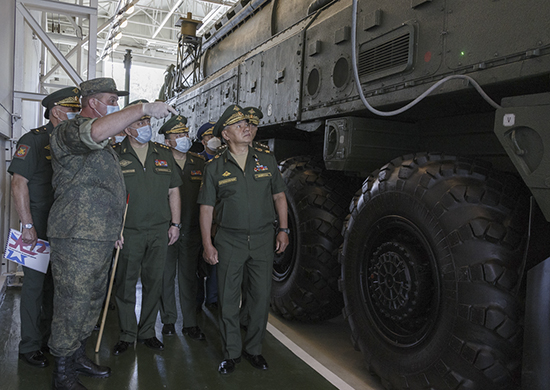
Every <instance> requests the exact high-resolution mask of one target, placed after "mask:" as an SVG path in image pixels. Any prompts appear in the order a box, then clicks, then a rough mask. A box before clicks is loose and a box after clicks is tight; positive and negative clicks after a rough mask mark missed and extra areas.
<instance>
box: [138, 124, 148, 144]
mask: <svg viewBox="0 0 550 390" xmlns="http://www.w3.org/2000/svg"><path fill="white" fill-rule="evenodd" d="M135 130H136V131H137V133H138V136H137V137H134V138H135V139H136V141H137V142H139V143H140V144H144V143H146V142H149V141H151V138H152V137H153V129H152V128H151V125H146V126H142V127H138V128H137V129H135Z"/></svg>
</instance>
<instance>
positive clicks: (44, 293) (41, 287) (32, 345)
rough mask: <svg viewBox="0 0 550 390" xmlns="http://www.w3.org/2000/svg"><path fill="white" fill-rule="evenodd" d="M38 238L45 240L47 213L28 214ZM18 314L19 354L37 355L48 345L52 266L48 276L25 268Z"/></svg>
mask: <svg viewBox="0 0 550 390" xmlns="http://www.w3.org/2000/svg"><path fill="white" fill-rule="evenodd" d="M31 215H32V219H33V222H34V228H35V230H36V234H37V235H38V238H40V239H42V240H46V239H47V238H46V229H47V222H48V213H40V212H37V211H36V210H31ZM23 270H24V275H25V276H24V278H23V287H22V288H21V303H20V307H19V314H20V318H21V341H20V342H19V353H28V352H33V351H38V350H39V349H40V348H42V347H43V346H45V345H47V343H48V339H49V338H50V334H51V327H52V316H53V279H52V272H51V266H50V267H48V272H47V273H42V272H40V271H35V270H33V269H32V268H28V267H24V268H23Z"/></svg>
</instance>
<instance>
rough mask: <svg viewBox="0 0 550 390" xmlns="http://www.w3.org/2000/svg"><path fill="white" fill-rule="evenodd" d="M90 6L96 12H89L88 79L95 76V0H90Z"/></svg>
mask: <svg viewBox="0 0 550 390" xmlns="http://www.w3.org/2000/svg"><path fill="white" fill-rule="evenodd" d="M90 6H91V7H93V8H95V9H96V13H95V14H93V15H92V14H90V26H89V29H88V37H89V41H90V43H89V44H88V48H89V50H88V74H87V76H88V77H87V78H88V80H89V79H93V78H95V69H96V63H97V51H96V48H97V34H95V32H96V31H97V0H90Z"/></svg>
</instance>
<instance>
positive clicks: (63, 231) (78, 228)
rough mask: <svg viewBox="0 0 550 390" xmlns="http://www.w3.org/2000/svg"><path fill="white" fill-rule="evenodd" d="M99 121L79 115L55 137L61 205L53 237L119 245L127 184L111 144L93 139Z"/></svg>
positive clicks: (57, 203) (53, 216)
mask: <svg viewBox="0 0 550 390" xmlns="http://www.w3.org/2000/svg"><path fill="white" fill-rule="evenodd" d="M94 120H95V119H90V118H84V117H81V116H80V115H77V116H76V118H75V119H73V120H69V121H64V122H61V123H60V124H59V125H58V126H57V127H56V128H55V129H54V130H53V132H52V136H51V138H50V145H51V151H52V166H53V181H52V184H53V188H54V191H55V195H54V197H55V200H54V203H53V206H52V208H51V211H50V217H49V219H48V237H50V238H52V237H54V238H77V239H86V240H95V241H116V240H117V239H118V238H119V237H120V230H121V228H122V216H123V214H124V208H125V204H126V189H125V188H124V179H123V177H122V172H121V171H120V166H119V164H118V157H117V155H116V153H115V152H114V151H113V148H112V147H111V146H110V144H109V140H108V139H106V140H104V141H102V142H100V143H96V142H94V141H93V140H92V137H91V129H92V123H93V122H94Z"/></svg>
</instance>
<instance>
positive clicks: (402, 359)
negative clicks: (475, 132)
mask: <svg viewBox="0 0 550 390" xmlns="http://www.w3.org/2000/svg"><path fill="white" fill-rule="evenodd" d="M526 205H527V202H526V197H525V193H524V190H523V186H522V185H521V184H520V183H519V182H518V181H517V180H516V179H515V178H514V177H512V176H510V175H504V174H502V173H497V172H495V171H492V170H491V168H490V166H489V165H487V163H480V162H478V161H472V160H466V159H460V158H455V157H452V156H444V155H439V154H417V155H414V156H405V157H403V158H398V159H395V160H393V161H392V162H391V163H389V164H387V165H386V166H384V167H382V168H381V169H380V170H379V171H376V172H374V173H373V174H372V175H371V176H370V177H369V178H368V179H367V180H366V181H365V182H364V184H363V187H362V189H361V191H360V192H358V193H357V194H356V197H355V198H354V200H353V201H352V205H351V209H352V211H351V215H350V217H349V219H348V221H347V223H346V227H345V234H344V245H343V250H342V254H341V256H342V258H341V262H342V276H343V283H342V290H343V295H344V301H345V316H346V317H347V318H348V321H349V324H350V325H351V329H352V334H353V338H354V342H355V343H356V344H357V346H358V347H359V349H360V350H361V351H362V354H363V355H364V358H365V360H366V363H367V366H368V367H369V369H370V370H371V371H373V372H375V373H376V374H377V375H379V376H380V377H381V378H382V382H383V383H384V385H385V386H386V388H388V389H414V390H419V389H426V390H427V389H430V390H433V389H437V390H445V389H454V390H457V389H483V390H494V389H499V390H504V389H516V388H517V387H518V384H519V376H520V371H521V368H520V359H521V345H522V329H521V326H520V322H521V317H522V303H521V299H519V298H518V296H517V295H518V294H517V293H516V290H517V287H518V284H519V283H521V275H520V273H521V269H522V267H521V263H522V250H523V247H524V242H525V234H524V232H525V229H526V227H527V219H528V215H529V213H528V210H526V207H525V206H526Z"/></svg>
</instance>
